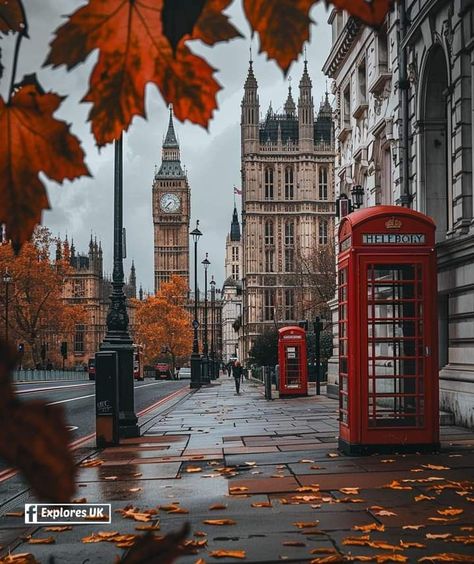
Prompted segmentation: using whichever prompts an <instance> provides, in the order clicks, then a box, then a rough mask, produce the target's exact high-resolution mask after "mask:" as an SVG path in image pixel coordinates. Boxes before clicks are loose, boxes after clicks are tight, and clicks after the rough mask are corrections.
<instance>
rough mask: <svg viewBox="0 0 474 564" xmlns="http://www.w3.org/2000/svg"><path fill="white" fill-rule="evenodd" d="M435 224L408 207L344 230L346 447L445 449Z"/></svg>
mask: <svg viewBox="0 0 474 564" xmlns="http://www.w3.org/2000/svg"><path fill="white" fill-rule="evenodd" d="M435 229H436V227H435V224H434V223H433V221H432V220H431V219H430V218H429V217H427V216H425V215H423V214H421V213H419V212H416V211H413V210H410V209H407V208H402V207H398V206H376V207H372V208H367V209H363V210H359V211H356V212H354V213H351V214H350V215H348V216H346V217H344V218H343V219H342V220H341V224H340V227H339V255H338V292H339V417H340V424H339V447H340V449H341V450H342V451H343V452H345V453H347V454H355V455H357V454H365V453H370V452H390V451H409V450H411V451H414V450H433V449H437V448H438V447H439V398H438V354H437V347H438V338H437V324H438V320H437V313H436V309H437V308H436V306H437V296H436V252H435V248H434V246H435V238H434V235H435Z"/></svg>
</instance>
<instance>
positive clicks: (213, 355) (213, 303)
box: [211, 276, 216, 380]
mask: <svg viewBox="0 0 474 564" xmlns="http://www.w3.org/2000/svg"><path fill="white" fill-rule="evenodd" d="M215 326H216V281H215V280H214V276H213V277H212V279H211V378H212V380H215V379H216V352H215V341H214V336H215Z"/></svg>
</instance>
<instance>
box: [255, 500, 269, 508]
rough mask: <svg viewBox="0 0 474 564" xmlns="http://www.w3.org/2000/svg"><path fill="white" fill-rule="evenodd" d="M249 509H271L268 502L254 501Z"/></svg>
mask: <svg viewBox="0 0 474 564" xmlns="http://www.w3.org/2000/svg"><path fill="white" fill-rule="evenodd" d="M251 507H273V505H272V504H271V502H270V501H256V502H255V503H252V504H251Z"/></svg>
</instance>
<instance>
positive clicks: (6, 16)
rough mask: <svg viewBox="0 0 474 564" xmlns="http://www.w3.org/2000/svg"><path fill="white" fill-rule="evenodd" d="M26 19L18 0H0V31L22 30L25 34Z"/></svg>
mask: <svg viewBox="0 0 474 564" xmlns="http://www.w3.org/2000/svg"><path fill="white" fill-rule="evenodd" d="M25 27H26V19H25V12H24V10H23V5H22V3H21V2H20V0H2V1H1V2H0V33H4V34H7V33H9V32H10V31H14V32H19V31H23V32H24V34H25Z"/></svg>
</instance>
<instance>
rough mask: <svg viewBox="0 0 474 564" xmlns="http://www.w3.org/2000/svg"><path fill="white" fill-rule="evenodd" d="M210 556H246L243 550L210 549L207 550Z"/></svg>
mask: <svg viewBox="0 0 474 564" xmlns="http://www.w3.org/2000/svg"><path fill="white" fill-rule="evenodd" d="M209 556H212V558H237V559H239V560H245V558H246V557H247V555H246V552H245V550H212V551H211V552H209Z"/></svg>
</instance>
